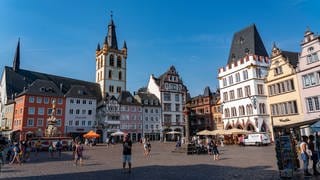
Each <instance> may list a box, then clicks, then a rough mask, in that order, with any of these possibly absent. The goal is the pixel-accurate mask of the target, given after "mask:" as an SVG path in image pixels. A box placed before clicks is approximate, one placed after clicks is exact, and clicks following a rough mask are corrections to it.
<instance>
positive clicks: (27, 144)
mask: <svg viewBox="0 0 320 180" xmlns="http://www.w3.org/2000/svg"><path fill="white" fill-rule="evenodd" d="M24 146H25V155H24V159H25V161H26V162H28V161H30V153H31V150H32V149H31V141H30V140H27V141H26V142H25V145H24Z"/></svg>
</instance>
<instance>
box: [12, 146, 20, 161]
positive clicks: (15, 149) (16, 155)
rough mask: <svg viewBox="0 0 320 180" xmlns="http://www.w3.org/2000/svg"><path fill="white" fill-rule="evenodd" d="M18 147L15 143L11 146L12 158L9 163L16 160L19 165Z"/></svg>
mask: <svg viewBox="0 0 320 180" xmlns="http://www.w3.org/2000/svg"><path fill="white" fill-rule="evenodd" d="M20 152H21V150H20V147H19V144H15V145H14V146H13V158H12V161H11V162H10V164H13V163H14V162H15V161H17V162H18V163H19V164H20V165H21V160H20Z"/></svg>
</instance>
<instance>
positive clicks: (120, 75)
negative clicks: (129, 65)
mask: <svg viewBox="0 0 320 180" xmlns="http://www.w3.org/2000/svg"><path fill="white" fill-rule="evenodd" d="M119 80H122V72H119Z"/></svg>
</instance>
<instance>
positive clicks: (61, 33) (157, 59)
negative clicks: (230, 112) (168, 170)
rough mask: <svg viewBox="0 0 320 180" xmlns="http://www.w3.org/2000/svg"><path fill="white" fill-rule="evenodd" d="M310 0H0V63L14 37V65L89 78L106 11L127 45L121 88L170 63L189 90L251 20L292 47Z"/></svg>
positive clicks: (308, 21)
mask: <svg viewBox="0 0 320 180" xmlns="http://www.w3.org/2000/svg"><path fill="white" fill-rule="evenodd" d="M319 7H320V2H319V1H317V0H310V1H309V0H282V1H277V0H265V1H264V0H261V1H255V0H252V1H244V0H243V1H232V0H224V1H213V0H212V1H209V0H208V1H202V0H199V1H191V0H190V1H188V0H185V1H184V0H161V1H156V0H144V1H139V0H137V1H130V0H122V1H115V0H90V1H87V0H78V1H71V0H70V1H66V0H47V1H44V0H28V1H21V0H10V1H9V0H2V1H0V20H1V21H0V68H1V71H2V70H3V68H4V66H12V60H13V57H14V52H15V48H16V44H17V40H18V38H19V37H20V38H21V68H23V69H29V70H33V71H39V72H45V73H50V74H56V75H60V76H67V77H71V78H76V79H82V80H86V81H95V49H96V46H97V43H98V42H100V43H102V42H103V40H104V37H105V35H106V32H107V24H108V23H109V21H110V11H113V14H114V16H113V17H114V21H115V24H116V31H117V38H118V46H119V47H122V46H123V41H124V40H126V42H127V46H128V59H127V88H128V90H129V91H130V92H133V91H136V90H137V89H139V88H140V87H143V86H146V85H147V83H148V79H149V76H150V74H154V75H156V76H159V75H161V74H162V73H164V72H165V71H166V70H167V69H168V68H169V67H170V66H171V65H174V66H175V67H176V69H177V71H178V72H179V74H180V76H181V77H182V80H183V81H184V84H185V85H186V86H187V87H188V89H189V92H190V93H191V95H192V96H196V95H199V94H201V93H203V90H204V88H205V86H210V88H211V89H215V88H217V87H218V81H217V71H218V68H219V67H222V66H225V64H226V62H227V58H228V55H229V49H230V43H231V40H232V36H233V33H234V32H236V31H239V30H241V29H242V28H244V27H246V26H248V25H251V24H252V23H255V24H256V26H257V28H258V31H259V33H260V35H261V37H262V39H263V41H264V44H265V46H266V49H267V51H268V52H270V51H271V47H272V43H273V42H276V43H277V45H278V46H279V47H280V48H282V49H284V50H288V51H300V42H301V40H302V39H303V34H304V32H305V30H306V27H307V26H309V27H310V28H311V30H312V31H314V32H315V33H317V32H318V31H320V21H319V19H320V13H319Z"/></svg>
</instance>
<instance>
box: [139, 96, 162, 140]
mask: <svg viewBox="0 0 320 180" xmlns="http://www.w3.org/2000/svg"><path fill="white" fill-rule="evenodd" d="M134 97H135V99H136V100H137V101H138V102H139V103H140V104H141V105H142V129H143V132H142V134H143V137H145V138H148V139H149V140H151V141H156V140H160V134H161V129H162V123H161V122H162V121H161V104H160V100H159V99H158V98H157V97H156V96H155V95H154V94H151V93H148V92H145V91H139V92H138V93H137V94H136V95H135V96H134Z"/></svg>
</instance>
